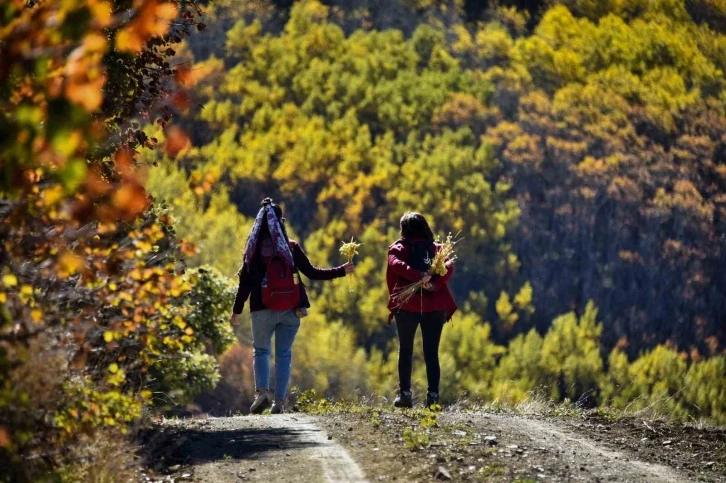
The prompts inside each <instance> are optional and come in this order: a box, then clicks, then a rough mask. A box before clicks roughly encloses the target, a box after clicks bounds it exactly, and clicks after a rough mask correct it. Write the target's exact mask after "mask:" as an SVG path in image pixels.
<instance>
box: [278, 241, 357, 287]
mask: <svg viewBox="0 0 726 483" xmlns="http://www.w3.org/2000/svg"><path fill="white" fill-rule="evenodd" d="M292 256H293V258H294V259H295V266H296V267H297V269H298V270H300V272H302V274H303V275H305V276H306V277H307V278H309V279H310V280H333V279H335V278H340V277H345V275H346V274H347V273H348V272H349V271H350V270H348V269H346V265H347V264H346V265H341V266H340V267H336V268H318V267H316V266H315V265H313V264H312V263H310V259H309V258H308V256H307V255H305V252H304V251H303V249H302V247H300V245H298V244H297V243H294V244H293V245H292ZM350 266H351V268H352V265H350Z"/></svg>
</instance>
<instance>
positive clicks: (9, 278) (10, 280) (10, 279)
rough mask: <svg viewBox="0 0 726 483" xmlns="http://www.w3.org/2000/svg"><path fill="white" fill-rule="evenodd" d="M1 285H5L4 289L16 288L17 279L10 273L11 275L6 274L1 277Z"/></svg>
mask: <svg viewBox="0 0 726 483" xmlns="http://www.w3.org/2000/svg"><path fill="white" fill-rule="evenodd" d="M3 285H5V286H6V287H15V286H17V285H18V277H16V276H15V275H13V274H12V273H11V274H8V275H4V276H3Z"/></svg>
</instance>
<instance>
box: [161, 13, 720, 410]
mask: <svg viewBox="0 0 726 483" xmlns="http://www.w3.org/2000/svg"><path fill="white" fill-rule="evenodd" d="M401 12H407V14H406V15H403V14H402V13H401ZM724 15H726V13H725V12H724V11H722V10H719V9H718V8H717V7H716V6H715V4H711V3H708V2H683V1H676V2H635V1H634V2H630V3H628V2H619V3H613V4H612V5H611V4H606V3H603V2H598V3H597V6H595V5H594V4H591V3H588V2H556V4H553V5H549V6H542V7H541V8H536V7H533V8H531V9H529V10H528V9H517V8H515V6H499V7H491V8H488V9H485V10H484V11H483V12H482V13H481V15H480V16H479V18H478V20H477V21H476V22H473V21H471V19H469V20H467V11H465V10H464V9H462V5H452V4H448V3H446V4H441V3H431V4H425V5H424V4H413V3H406V2H401V3H398V2H388V3H385V5H384V4H381V5H380V8H378V9H373V8H370V9H366V8H364V5H362V4H361V5H358V4H355V2H343V3H339V4H331V5H324V4H322V3H318V2H302V3H296V4H295V5H293V6H292V7H291V8H290V9H286V8H284V5H283V6H279V5H278V6H275V5H265V4H254V5H247V6H245V5H240V4H239V3H235V2H229V3H225V2H220V3H216V4H215V6H214V7H213V9H211V11H210V12H209V17H210V18H211V19H213V21H212V22H210V24H211V25H213V27H212V29H211V30H210V31H209V32H207V33H205V35H200V36H196V37H193V38H191V39H190V40H189V41H188V42H187V48H186V49H185V51H184V53H183V54H182V57H181V58H183V59H185V60H187V61H189V62H193V63H194V64H193V65H194V67H193V69H194V71H195V72H199V74H198V78H199V81H198V84H196V86H195V89H194V97H193V98H192V100H191V104H192V105H193V106H198V107H191V108H190V109H189V111H188V115H187V117H186V118H185V121H184V126H185V129H186V130H187V131H188V132H190V133H192V146H191V147H190V149H188V150H186V151H184V152H183V153H182V154H181V156H180V159H181V162H180V163H179V164H178V165H177V166H173V165H172V164H170V163H168V162H165V161H164V160H163V159H162V158H161V157H159V156H158V155H153V154H151V155H150V158H149V159H150V161H151V160H152V159H153V161H155V162H159V163H160V164H162V165H163V166H165V167H164V168H162V169H160V170H156V171H154V170H152V171H151V172H150V178H149V184H148V186H149V189H150V191H151V192H152V193H154V194H155V195H157V196H159V197H160V198H163V199H168V200H171V199H176V200H177V201H176V203H177V208H176V209H177V212H178V213H180V214H181V213H184V214H185V215H184V216H180V222H181V223H183V224H184V225H185V226H187V225H188V227H187V228H186V232H185V236H189V237H191V238H193V239H195V241H198V242H199V243H200V244H201V245H202V246H203V245H204V244H205V243H206V244H208V245H209V246H210V247H214V248H213V252H214V255H213V257H212V256H211V255H208V258H206V259H203V258H200V259H199V262H200V263H212V264H213V265H214V266H216V267H217V268H218V269H219V270H220V271H222V272H223V273H226V274H228V275H233V274H234V272H235V270H236V269H237V268H238V264H239V258H240V252H241V248H242V244H243V238H244V236H245V235H246V233H247V230H248V227H249V226H250V221H251V220H250V219H249V217H250V216H252V215H253V214H254V213H255V211H256V209H257V203H258V200H259V199H261V198H262V197H263V196H266V195H271V196H273V197H275V198H276V199H278V200H279V201H280V202H282V203H283V205H284V207H285V209H286V211H287V213H288V219H289V220H290V223H291V224H292V226H293V227H294V229H295V232H296V235H297V236H298V237H299V238H300V239H301V240H302V241H303V242H304V245H305V247H306V250H307V251H308V252H309V253H310V254H311V256H313V257H314V258H315V261H316V262H318V263H320V264H328V263H331V264H332V263H336V262H337V261H339V255H338V254H337V247H338V246H339V243H340V240H342V239H346V237H348V238H349V237H350V236H351V235H355V236H356V237H359V238H360V239H361V240H362V241H363V243H364V245H363V249H362V258H361V259H360V260H359V263H358V268H359V269H358V272H357V276H356V281H355V284H356V288H357V291H356V292H355V294H352V295H351V294H349V293H348V291H347V287H346V286H345V284H342V283H341V284H338V285H334V286H332V287H331V286H325V287H315V290H316V292H317V293H316V294H315V299H316V303H315V307H314V313H313V315H312V316H311V317H310V318H309V319H306V321H305V324H304V330H302V331H301V335H300V340H299V341H298V343H297V345H296V351H297V352H296V356H295V357H296V364H295V366H296V370H297V371H298V374H297V378H296V381H297V384H298V385H299V386H300V387H304V388H307V387H311V385H312V386H313V387H315V388H316V389H317V390H318V391H319V392H322V393H325V394H328V395H331V396H335V395H342V394H349V393H350V391H355V390H357V391H360V393H365V392H367V391H372V390H375V391H378V392H380V393H381V394H389V393H391V392H392V391H393V388H394V385H395V381H394V379H395V378H394V377H393V369H394V363H395V357H391V356H393V355H395V344H394V343H392V342H391V341H392V339H393V337H394V335H395V333H394V331H393V330H392V329H391V328H390V327H388V326H387V325H386V324H385V320H386V308H385V299H386V292H385V285H384V272H385V250H386V248H387V245H388V244H389V243H391V242H392V241H393V240H395V238H396V229H397V220H398V218H399V217H400V215H401V214H402V213H403V212H404V211H406V210H410V209H416V210H420V211H422V212H423V213H425V214H426V215H427V216H429V217H430V218H431V219H432V221H433V223H434V225H435V226H436V229H437V230H438V231H439V232H440V233H444V232H449V231H452V232H458V231H459V230H461V231H462V233H463V235H464V236H465V237H466V238H465V241H464V242H463V243H462V244H461V245H460V249H459V257H460V259H459V262H458V263H457V274H456V277H455V278H454V280H453V281H452V284H451V285H452V288H453V290H454V291H455V294H456V296H457V298H458V300H459V301H460V303H461V305H462V307H463V311H462V313H461V314H460V315H459V316H457V318H456V319H455V320H454V322H453V324H451V325H450V326H448V327H447V328H446V330H445V331H444V340H443V342H442V345H443V349H442V354H443V357H444V362H443V364H444V366H445V369H444V372H443V376H442V381H444V384H447V388H446V391H444V394H445V395H446V396H447V397H448V398H449V399H451V398H456V397H458V396H460V395H462V394H464V393H468V394H473V395H478V396H484V397H501V398H504V399H513V400H519V399H521V398H524V397H527V394H528V393H529V392H530V391H534V390H542V391H544V392H545V393H546V394H548V395H551V396H552V397H554V398H555V399H559V400H561V399H563V398H565V397H567V398H570V399H575V400H577V399H579V398H580V397H582V396H583V394H591V395H592V396H593V397H594V398H595V399H596V400H597V401H598V402H600V403H606V404H615V405H618V406H622V407H625V406H626V405H628V404H630V403H632V401H633V400H634V399H636V398H640V400H641V403H636V404H635V405H634V406H629V407H631V408H633V407H639V406H642V407H646V406H649V405H651V404H652V403H653V402H655V401H659V400H662V401H663V404H664V405H665V406H668V408H667V409H668V411H673V412H675V413H677V414H681V415H685V414H691V415H695V414H704V413H703V412H702V411H705V412H706V413H708V414H711V415H712V416H715V415H716V414H720V415H723V411H724V409H723V408H724V406H723V404H724V389H723V381H724V379H723V378H724V368H725V367H726V366H724V364H725V360H724V356H723V350H724V349H723V340H724V338H725V336H726V333H724V329H725V328H726V324H724V320H723V313H724V294H725V293H726V291H725V290H724V288H726V287H724V282H726V278H725V277H724V275H723V273H724V260H726V258H724V252H723V250H724V243H725V241H724V240H725V239H724V227H725V226H726V225H724V215H725V214H726V211H724V210H725V209H726V205H724V203H725V202H726V197H725V195H724V193H725V191H724V190H725V189H726V184H725V183H726V177H725V176H726V168H725V167H724V166H725V164H724V163H725V162H726V158H724V155H726V151H725V149H726V144H725V143H726V137H725V136H726V124H725V122H726V117H724V114H725V111H724V107H725V106H726V104H725V102H726V91H725V90H724V87H725V84H724V76H723V72H724V69H726V35H724V34H723V33H722V32H723V31H722V29H721V28H722V25H721V23H720V22H722V19H724V18H725V17H724ZM469 17H471V12H469ZM391 19H397V21H399V22H401V23H396V22H393V21H392V20H391ZM403 19H405V24H404V23H403V22H404V20H403ZM190 176H191V177H192V178H194V177H196V178H199V179H209V180H210V182H211V185H213V186H214V188H213V189H212V192H211V193H210V194H209V195H207V199H206V200H205V201H204V202H202V203H198V202H197V201H196V199H195V198H194V196H193V194H192V193H187V194H186V195H184V193H185V190H186V189H187V188H186V187H187V185H188V180H189V177H190ZM185 196H186V198H185ZM185 199H186V200H187V201H184V200H185ZM232 207H234V208H236V209H232ZM190 213H194V215H193V216H192V215H190ZM199 227H204V228H203V229H199ZM220 233H225V234H226V235H221V237H220ZM220 240H224V241H223V242H220ZM220 244H223V245H224V246H220ZM203 252H204V250H202V253H203ZM202 257H204V255H202ZM242 340H243V341H249V335H245V334H242ZM244 345H245V343H244V342H243V344H242V346H243V347H238V348H236V349H235V350H234V351H233V353H232V354H234V355H229V359H226V358H225V359H223V367H227V366H230V367H229V368H228V369H227V370H229V371H230V378H228V379H227V380H228V381H230V382H232V384H234V385H237V386H238V388H237V391H241V392H238V393H235V392H234V391H231V392H225V397H229V395H230V394H238V395H239V394H242V393H244V394H247V395H249V392H250V389H249V387H246V388H244V389H243V388H241V387H240V385H241V381H240V376H241V374H240V372H239V371H238V370H236V369H234V367H237V366H239V365H240V364H242V363H243V362H242V361H246V360H248V359H249V348H245V347H244ZM243 353H244V354H245V355H242V354H243ZM351 354H357V355H356V356H355V357H354V358H353V360H352V363H351ZM311 368H312V370H311ZM247 374H249V373H247ZM419 376H422V374H420V375H419ZM636 376H637V377H636ZM247 379H249V377H248V378H247ZM245 384H246V385H248V384H249V382H245ZM689 387H690V389H688V388H689ZM688 394H690V395H688ZM672 396H673V397H672ZM225 404H229V401H227V402H226V403H225ZM706 407H708V408H710V409H705V408H706ZM696 408H699V409H696ZM716 417H717V418H720V417H722V416H716Z"/></svg>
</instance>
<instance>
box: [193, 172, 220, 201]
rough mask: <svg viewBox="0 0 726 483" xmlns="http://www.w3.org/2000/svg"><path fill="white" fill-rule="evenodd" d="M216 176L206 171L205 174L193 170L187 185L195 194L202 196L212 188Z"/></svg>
mask: <svg viewBox="0 0 726 483" xmlns="http://www.w3.org/2000/svg"><path fill="white" fill-rule="evenodd" d="M216 182H217V177H216V176H215V175H214V174H213V173H207V174H206V175H205V176H202V174H201V173H200V172H199V171H194V172H193V173H192V175H191V177H190V178H189V187H190V188H191V189H192V191H193V192H194V194H195V195H196V196H204V195H205V194H206V193H209V192H210V191H212V189H213V188H214V184H215V183H216Z"/></svg>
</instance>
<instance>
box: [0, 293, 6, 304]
mask: <svg viewBox="0 0 726 483" xmlns="http://www.w3.org/2000/svg"><path fill="white" fill-rule="evenodd" d="M7 301H8V296H7V295H5V292H0V304H4V303H6V302H7Z"/></svg>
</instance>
